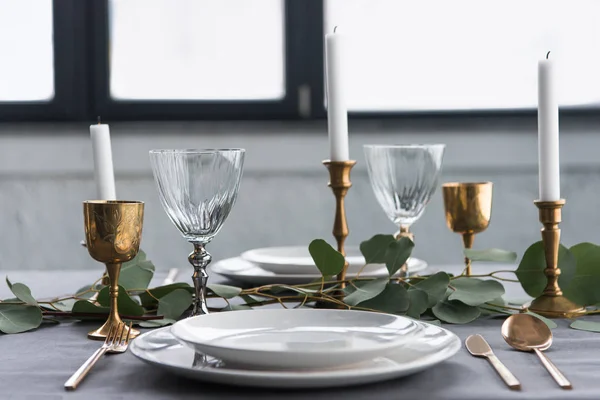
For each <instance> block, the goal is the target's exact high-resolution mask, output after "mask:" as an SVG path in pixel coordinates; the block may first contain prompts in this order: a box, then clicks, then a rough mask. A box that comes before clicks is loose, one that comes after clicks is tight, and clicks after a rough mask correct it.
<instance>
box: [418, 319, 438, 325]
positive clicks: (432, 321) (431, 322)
mask: <svg viewBox="0 0 600 400" xmlns="http://www.w3.org/2000/svg"><path fill="white" fill-rule="evenodd" d="M423 322H427V323H428V324H431V325H435V326H441V325H442V321H440V320H439V319H429V320H427V321H423Z"/></svg>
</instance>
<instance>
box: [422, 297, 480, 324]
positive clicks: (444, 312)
mask: <svg viewBox="0 0 600 400" xmlns="http://www.w3.org/2000/svg"><path fill="white" fill-rule="evenodd" d="M431 311H433V315H435V316H436V318H439V319H440V320H442V321H444V322H449V323H451V324H467V323H469V322H471V321H473V320H475V319H477V317H479V315H480V314H481V311H480V310H479V308H477V307H473V306H470V305H467V304H465V303H463V302H462V301H458V300H443V301H440V302H439V303H437V304H436V305H435V306H434V307H433V308H432V309H431Z"/></svg>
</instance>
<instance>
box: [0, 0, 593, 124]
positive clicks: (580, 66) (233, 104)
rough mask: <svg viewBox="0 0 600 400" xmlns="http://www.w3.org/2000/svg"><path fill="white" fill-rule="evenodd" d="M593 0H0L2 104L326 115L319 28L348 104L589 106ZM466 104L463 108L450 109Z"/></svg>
mask: <svg viewBox="0 0 600 400" xmlns="http://www.w3.org/2000/svg"><path fill="white" fill-rule="evenodd" d="M597 15H600V1H598V0H503V1H500V0H495V1H492V0H488V1H480V0H452V1H448V0H177V1H172V0H94V1H82V0H0V54H2V55H3V62H2V63H0V120H32V119H38V120H82V121H83V120H87V121H93V120H95V118H96V116H98V115H100V116H102V118H103V119H104V120H108V121H111V120H116V119H123V120H138V119H170V120H172V119H300V118H315V119H316V118H324V117H325V116H326V110H325V102H324V98H325V96H324V54H323V50H324V49H323V47H324V46H323V41H324V40H323V35H324V33H325V32H331V31H333V28H334V27H335V26H337V27H338V30H339V32H340V33H344V34H346V35H348V36H349V39H350V40H351V41H352V46H351V53H350V54H349V55H348V60H347V61H346V65H347V68H348V71H349V74H348V75H349V76H350V78H351V79H350V81H349V82H348V90H347V92H348V94H349V106H350V111H351V115H352V116H359V117H360V116H366V117H370V116H380V115H381V114H382V113H385V114H388V115H407V114H408V115H412V114H415V113H416V114H419V113H423V112H434V113H437V112H444V113H454V114H456V115H465V114H464V112H471V111H489V112H492V113H512V112H515V111H517V112H518V111H519V110H528V111H527V112H528V113H533V112H534V108H535V106H536V103H537V99H536V92H537V90H536V86H537V78H536V66H537V61H538V60H539V59H540V58H542V57H544V55H545V54H546V52H547V51H549V50H550V51H551V55H550V57H554V58H555V59H556V62H557V64H558V65H557V66H558V67H559V68H560V70H561V72H560V75H559V76H560V82H559V83H560V85H561V88H562V96H561V98H562V102H561V103H562V105H564V106H568V107H570V108H572V109H575V110H589V112H597V111H598V107H600V73H598V71H600V52H598V51H596V49H597V48H598V47H599V45H600V43H599V41H600V25H599V24H596V21H595V18H596V16H597ZM461 112H462V113H463V114H461Z"/></svg>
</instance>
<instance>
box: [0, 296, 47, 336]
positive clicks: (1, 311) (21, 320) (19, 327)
mask: <svg viewBox="0 0 600 400" xmlns="http://www.w3.org/2000/svg"><path fill="white" fill-rule="evenodd" d="M41 323H42V310H40V308H39V307H37V306H31V305H25V304H2V303H0V331H1V332H4V333H21V332H26V331H30V330H32V329H35V328H37V327H38V326H40V324H41Z"/></svg>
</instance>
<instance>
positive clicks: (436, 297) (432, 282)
mask: <svg viewBox="0 0 600 400" xmlns="http://www.w3.org/2000/svg"><path fill="white" fill-rule="evenodd" d="M449 283H450V277H449V276H448V274H447V273H445V272H438V273H436V274H434V275H431V276H430V277H429V278H427V279H424V280H422V281H420V282H418V283H416V284H415V285H414V286H413V288H414V289H419V290H422V291H424V292H425V293H427V297H428V299H429V300H428V302H429V303H428V306H429V307H433V306H435V305H436V304H437V303H438V302H439V301H440V300H442V299H443V298H444V297H445V295H446V289H448V284H449Z"/></svg>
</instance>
